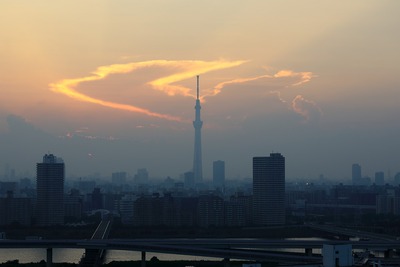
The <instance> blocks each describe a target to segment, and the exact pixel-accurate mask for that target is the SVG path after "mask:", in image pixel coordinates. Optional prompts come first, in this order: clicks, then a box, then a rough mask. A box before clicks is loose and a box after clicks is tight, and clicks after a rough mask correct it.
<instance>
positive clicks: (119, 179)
mask: <svg viewBox="0 0 400 267" xmlns="http://www.w3.org/2000/svg"><path fill="white" fill-rule="evenodd" d="M111 181H112V183H113V185H124V184H126V172H113V173H112V175H111Z"/></svg>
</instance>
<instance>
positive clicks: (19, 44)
mask: <svg viewBox="0 0 400 267" xmlns="http://www.w3.org/2000/svg"><path fill="white" fill-rule="evenodd" d="M399 8H400V2H398V1H389V0H382V1H364V0H354V1H351V2H346V3H341V2H321V1H317V0H306V1H301V2H294V1H289V0H283V1H279V2H270V1H261V2H260V1H248V2H246V3H242V2H240V1H227V0H222V1H217V2H215V1H210V0H206V1H202V2H201V3H197V2H196V3H195V4H194V3H191V2H188V1H182V0H171V1H161V0H156V1H151V2H137V1H125V0H122V1H115V2H109V1H103V0H100V1H96V2H95V1H94V0H89V1H85V2H79V3H78V2H76V3H75V2H70V1H64V0H62V1H57V2H49V1H44V0H40V1H34V2H24V3H21V2H16V1H11V0H5V1H2V2H1V3H0V21H1V22H2V23H0V31H1V32H2V41H1V44H0V56H1V58H2V60H1V62H0V67H1V73H0V92H1V95H2V96H1V98H0V140H1V141H0V142H1V145H0V170H4V168H5V166H6V165H7V166H9V168H12V169H15V170H16V171H17V173H19V174H22V173H26V172H30V173H31V174H33V175H34V174H35V167H36V163H37V162H40V161H41V159H42V157H43V155H44V154H46V153H53V154H55V155H56V156H58V157H61V158H63V159H64V161H65V163H66V170H67V174H68V175H73V176H88V175H92V174H94V173H100V174H102V175H103V176H110V175H111V173H112V172H118V171H126V172H127V173H129V174H130V175H133V174H134V173H136V170H137V169H139V168H147V169H148V171H149V174H150V176H151V177H167V176H171V177H172V178H177V177H179V175H180V174H182V173H184V172H186V171H189V170H190V169H191V168H192V164H193V148H194V128H193V125H192V121H193V120H194V105H195V90H196V77H195V76H196V75H200V94H201V97H202V104H201V106H202V110H201V116H202V120H203V121H204V125H203V128H202V144H203V147H202V149H203V172H204V179H211V175H212V162H213V161H216V160H223V161H225V164H226V176H227V178H235V177H251V175H252V170H251V168H252V157H254V156H268V155H269V154H270V153H272V152H279V153H281V154H282V155H283V156H284V157H285V158H286V176H287V177H291V178H294V177H305V178H307V177H309V178H317V177H318V176H319V175H320V174H323V175H324V176H325V177H326V178H328V179H343V178H346V177H347V178H349V177H350V176H351V165H352V164H353V163H359V164H360V165H361V166H362V174H363V176H370V177H372V178H373V177H374V174H375V172H377V171H384V172H385V179H386V180H387V179H388V175H389V174H390V175H391V176H392V177H393V176H394V175H395V174H396V173H397V172H400V166H399V163H400V156H399V153H398V150H399V147H398V146H399V141H398V139H399V134H400V124H399V119H398V114H400V105H399V100H400V90H399V89H400V88H399V85H400V82H399V79H398V73H399V70H400V68H399V66H398V62H399V60H400V53H399V52H398V46H399V44H400V36H399V35H398V30H399V25H400V17H399V16H398V14H397V11H398V10H399ZM3 173H4V172H3V171H1V172H0V177H2V176H3Z"/></svg>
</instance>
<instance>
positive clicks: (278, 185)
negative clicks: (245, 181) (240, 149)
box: [253, 153, 285, 225]
mask: <svg viewBox="0 0 400 267" xmlns="http://www.w3.org/2000/svg"><path fill="white" fill-rule="evenodd" d="M253 218H254V224H255V225H282V224H285V157H283V156H282V155H281V154H280V153H271V154H270V156H269V157H254V158H253Z"/></svg>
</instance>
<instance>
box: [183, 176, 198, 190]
mask: <svg viewBox="0 0 400 267" xmlns="http://www.w3.org/2000/svg"><path fill="white" fill-rule="evenodd" d="M183 176H184V178H183V179H184V181H185V188H194V187H195V182H194V173H193V172H185V173H184V175H183Z"/></svg>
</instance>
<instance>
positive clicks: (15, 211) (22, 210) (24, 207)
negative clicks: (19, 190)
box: [0, 191, 32, 226]
mask: <svg viewBox="0 0 400 267" xmlns="http://www.w3.org/2000/svg"><path fill="white" fill-rule="evenodd" d="M31 219H32V200H31V199H30V198H27V197H14V194H13V192H12V191H8V192H7V196H6V197H5V198H0V225H12V224H14V225H24V226H29V225H30V224H31Z"/></svg>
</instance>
